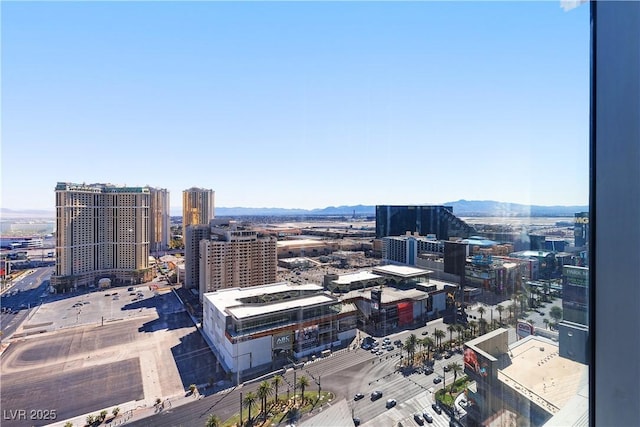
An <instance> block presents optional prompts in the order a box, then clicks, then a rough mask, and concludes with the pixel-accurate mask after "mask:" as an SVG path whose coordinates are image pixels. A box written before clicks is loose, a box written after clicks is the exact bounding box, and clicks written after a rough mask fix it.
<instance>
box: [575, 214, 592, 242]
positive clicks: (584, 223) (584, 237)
mask: <svg viewBox="0 0 640 427" xmlns="http://www.w3.org/2000/svg"><path fill="white" fill-rule="evenodd" d="M573 237H574V238H575V246H576V247H584V246H587V243H588V242H589V212H578V213H576V214H575V223H574V226H573Z"/></svg>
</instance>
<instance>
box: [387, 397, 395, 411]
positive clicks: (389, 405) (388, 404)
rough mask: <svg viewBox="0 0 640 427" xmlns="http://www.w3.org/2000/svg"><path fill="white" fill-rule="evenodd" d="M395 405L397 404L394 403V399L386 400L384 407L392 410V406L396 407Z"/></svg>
mask: <svg viewBox="0 0 640 427" xmlns="http://www.w3.org/2000/svg"><path fill="white" fill-rule="evenodd" d="M396 403H397V402H396V400H395V399H388V400H387V405H386V406H387V409H389V408H393V407H394V406H396Z"/></svg>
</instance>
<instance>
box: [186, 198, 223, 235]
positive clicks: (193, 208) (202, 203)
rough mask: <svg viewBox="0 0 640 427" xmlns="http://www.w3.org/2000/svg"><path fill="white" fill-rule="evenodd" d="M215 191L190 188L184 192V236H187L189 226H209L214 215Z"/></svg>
mask: <svg viewBox="0 0 640 427" xmlns="http://www.w3.org/2000/svg"><path fill="white" fill-rule="evenodd" d="M214 196H215V192H214V191H213V190H207V189H205V188H195V187H192V188H189V189H188V190H184V191H183V192H182V235H183V236H184V235H185V234H186V230H187V227H188V226H189V225H198V224H200V225H202V224H209V221H210V220H212V219H213V218H214V217H215V215H214V208H215V206H214Z"/></svg>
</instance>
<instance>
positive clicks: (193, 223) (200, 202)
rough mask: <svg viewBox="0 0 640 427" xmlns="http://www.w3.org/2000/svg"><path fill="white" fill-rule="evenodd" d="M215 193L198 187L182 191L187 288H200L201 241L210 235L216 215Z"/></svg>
mask: <svg viewBox="0 0 640 427" xmlns="http://www.w3.org/2000/svg"><path fill="white" fill-rule="evenodd" d="M214 195H215V192H214V191H213V190H207V189H206V188H196V187H192V188H189V189H188V190H184V191H183V192H182V239H183V241H184V269H185V287H187V288H198V283H199V282H200V278H199V277H200V269H199V267H198V265H199V262H200V261H199V260H200V246H199V242H200V240H201V239H204V238H208V237H209V235H208V230H209V227H208V226H209V221H210V220H212V219H213V217H214V212H213V210H214V203H213V198H214Z"/></svg>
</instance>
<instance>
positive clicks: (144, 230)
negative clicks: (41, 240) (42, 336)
mask: <svg viewBox="0 0 640 427" xmlns="http://www.w3.org/2000/svg"><path fill="white" fill-rule="evenodd" d="M55 191H56V271H55V273H54V274H53V275H52V277H51V284H52V286H54V287H55V289H56V291H57V292H65V291H67V290H70V289H73V288H77V287H79V286H91V285H95V284H97V282H98V280H99V279H102V278H109V279H111V281H112V282H115V283H116V284H117V283H123V284H124V283H127V284H128V283H132V284H133V283H141V282H145V281H148V280H151V278H152V272H151V269H150V268H149V240H150V239H149V238H150V227H149V224H150V216H151V212H150V210H151V209H150V207H151V190H150V189H149V187H121V186H115V185H111V184H73V183H66V182H59V183H58V185H57V186H56V190H55Z"/></svg>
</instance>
